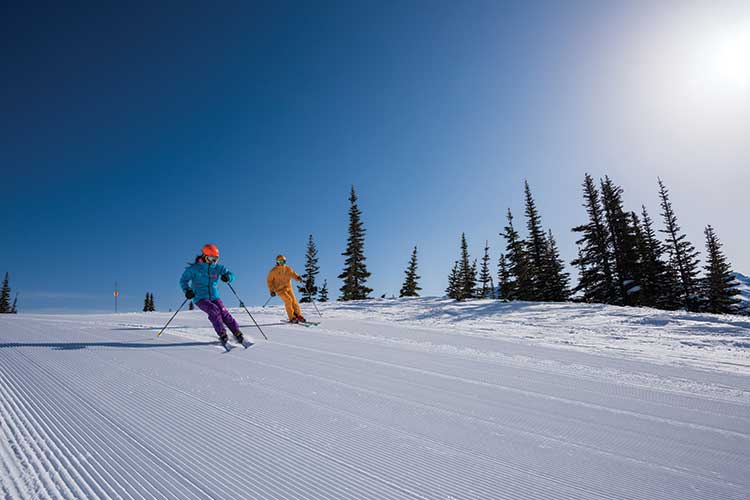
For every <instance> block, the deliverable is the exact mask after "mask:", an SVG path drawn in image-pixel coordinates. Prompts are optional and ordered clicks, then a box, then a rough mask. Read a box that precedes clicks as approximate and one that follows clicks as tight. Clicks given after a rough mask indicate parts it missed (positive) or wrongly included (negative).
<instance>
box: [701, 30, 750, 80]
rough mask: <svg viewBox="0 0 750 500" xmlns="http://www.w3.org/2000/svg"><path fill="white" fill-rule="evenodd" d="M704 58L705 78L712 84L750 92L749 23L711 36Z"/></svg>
mask: <svg viewBox="0 0 750 500" xmlns="http://www.w3.org/2000/svg"><path fill="white" fill-rule="evenodd" d="M705 57H706V60H705V61H703V63H704V69H705V71H706V74H705V77H706V78H708V79H709V80H710V81H712V83H715V84H717V85H720V86H722V87H726V88H727V90H730V89H735V90H744V91H748V92H750V23H748V25H745V26H742V27H741V28H736V29H734V30H728V31H725V32H721V33H718V34H716V35H715V36H713V37H712V39H711V40H710V41H709V42H708V44H707V47H706V51H705Z"/></svg>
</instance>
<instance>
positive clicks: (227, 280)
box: [221, 273, 229, 283]
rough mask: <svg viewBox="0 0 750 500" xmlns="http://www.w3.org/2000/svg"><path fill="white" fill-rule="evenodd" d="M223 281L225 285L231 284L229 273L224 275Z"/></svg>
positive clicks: (222, 276)
mask: <svg viewBox="0 0 750 500" xmlns="http://www.w3.org/2000/svg"><path fill="white" fill-rule="evenodd" d="M221 281H223V282H224V283H229V275H228V274H227V273H224V274H222V275H221Z"/></svg>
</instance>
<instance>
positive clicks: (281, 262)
mask: <svg viewBox="0 0 750 500" xmlns="http://www.w3.org/2000/svg"><path fill="white" fill-rule="evenodd" d="M276 263H277V264H278V265H280V266H283V265H284V264H286V260H285V259H279V260H277V261H276Z"/></svg>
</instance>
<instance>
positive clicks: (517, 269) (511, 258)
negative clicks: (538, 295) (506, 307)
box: [500, 208, 532, 300]
mask: <svg viewBox="0 0 750 500" xmlns="http://www.w3.org/2000/svg"><path fill="white" fill-rule="evenodd" d="M506 218H507V220H508V224H507V225H506V226H505V228H504V230H503V232H502V233H500V234H501V236H502V237H503V238H505V241H506V247H505V259H506V262H507V265H508V267H507V269H508V280H507V281H506V285H505V291H504V296H503V299H505V300H531V299H530V297H531V292H532V290H531V279H530V276H529V265H528V259H527V257H526V242H525V241H523V240H522V239H521V237H520V236H519V234H518V231H516V229H515V228H514V227H513V213H512V212H511V211H510V208H509V209H508V213H507V215H506Z"/></svg>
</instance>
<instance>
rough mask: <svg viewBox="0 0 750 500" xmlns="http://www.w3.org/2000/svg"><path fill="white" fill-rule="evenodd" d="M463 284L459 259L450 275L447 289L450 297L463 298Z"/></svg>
mask: <svg viewBox="0 0 750 500" xmlns="http://www.w3.org/2000/svg"><path fill="white" fill-rule="evenodd" d="M461 285H462V283H461V272H460V271H459V264H458V261H455V262H454V263H453V268H452V269H451V273H450V274H449V275H448V288H446V289H445V293H446V295H447V296H448V298H451V299H455V300H461V289H462V286H461Z"/></svg>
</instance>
